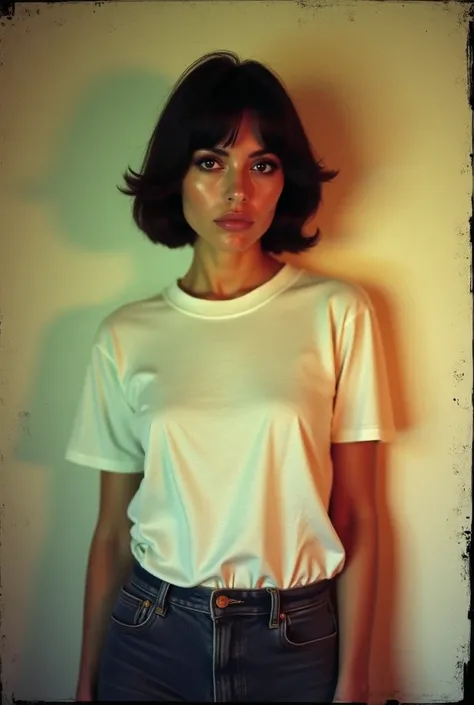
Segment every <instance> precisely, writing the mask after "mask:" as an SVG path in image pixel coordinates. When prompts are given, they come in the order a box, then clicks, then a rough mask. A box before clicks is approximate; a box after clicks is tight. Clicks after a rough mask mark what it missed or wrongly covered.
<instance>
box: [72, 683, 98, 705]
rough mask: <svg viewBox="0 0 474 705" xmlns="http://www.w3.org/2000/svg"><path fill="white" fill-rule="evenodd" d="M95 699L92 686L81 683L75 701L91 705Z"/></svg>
mask: <svg viewBox="0 0 474 705" xmlns="http://www.w3.org/2000/svg"><path fill="white" fill-rule="evenodd" d="M94 699H95V698H94V696H93V692H92V688H91V686H90V685H89V684H88V683H79V684H78V686H77V689H76V697H75V701H76V702H77V703H90V702H92V701H93V700H94Z"/></svg>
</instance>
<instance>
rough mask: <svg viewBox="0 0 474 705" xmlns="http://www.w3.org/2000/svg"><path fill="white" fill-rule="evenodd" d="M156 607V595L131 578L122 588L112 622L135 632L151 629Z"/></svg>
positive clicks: (115, 605) (113, 611)
mask: <svg viewBox="0 0 474 705" xmlns="http://www.w3.org/2000/svg"><path fill="white" fill-rule="evenodd" d="M155 607H156V595H154V594H153V593H152V592H150V591H148V590H147V588H146V587H144V586H142V585H141V584H140V583H138V582H136V581H135V580H134V579H133V578H131V579H130V580H129V581H128V582H127V583H126V584H125V585H123V586H122V587H121V589H120V592H119V594H118V596H117V599H116V601H115V604H114V607H113V610H112V614H111V623H112V625H113V626H115V627H118V628H119V629H125V630H131V631H133V632H136V631H140V630H144V629H149V628H150V627H151V625H152V624H153V622H154V621H155V619H156V616H157V614H156V611H155Z"/></svg>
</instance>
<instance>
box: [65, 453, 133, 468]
mask: <svg viewBox="0 0 474 705" xmlns="http://www.w3.org/2000/svg"><path fill="white" fill-rule="evenodd" d="M65 459H66V460H68V461H69V462H70V463H75V464H76V465H83V466H85V467H89V468H93V469H94V470H105V471H108V472H122V473H135V472H137V473H138V472H143V466H137V465H127V464H125V463H123V462H122V463H121V462H120V461H116V460H110V459H109V460H108V459H107V458H97V457H95V456H91V455H84V454H83V453H76V452H75V451H68V452H67V453H66V455H65Z"/></svg>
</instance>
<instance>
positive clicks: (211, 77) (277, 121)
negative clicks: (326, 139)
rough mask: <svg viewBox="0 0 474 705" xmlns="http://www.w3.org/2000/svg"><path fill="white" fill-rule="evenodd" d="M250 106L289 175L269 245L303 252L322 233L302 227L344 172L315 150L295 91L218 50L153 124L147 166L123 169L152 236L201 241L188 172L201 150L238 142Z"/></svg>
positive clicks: (170, 241)
mask: <svg viewBox="0 0 474 705" xmlns="http://www.w3.org/2000/svg"><path fill="white" fill-rule="evenodd" d="M246 112H249V113H250V114H251V115H252V116H253V117H254V118H256V121H257V124H258V129H259V132H260V135H261V138H262V139H263V142H264V146H265V149H268V150H269V151H270V152H273V153H274V154H276V155H277V156H278V157H279V159H280V160H281V163H282V168H283V174H284V187H283V191H282V193H281V195H280V198H279V200H278V204H277V207H276V210H275V215H274V218H273V221H272V224H271V225H270V227H269V228H268V230H267V231H266V233H265V234H264V235H263V237H262V239H261V241H260V242H261V247H262V249H263V250H266V251H269V252H273V253H275V254H279V253H281V252H284V251H286V252H294V253H298V252H302V251H304V250H307V249H309V248H310V247H313V246H314V245H315V244H316V242H317V241H318V240H319V237H320V231H319V229H318V230H317V232H316V234H315V235H312V236H304V235H303V234H302V228H303V225H304V224H305V223H306V221H307V220H308V219H309V217H310V216H312V215H314V213H316V211H317V209H318V207H319V204H320V202H321V190H322V184H323V182H326V181H330V180H331V179H333V178H334V177H335V176H336V175H337V174H338V171H326V170H325V169H324V168H323V166H322V164H321V162H319V161H318V160H317V159H316V157H315V156H314V154H313V152H312V150H311V146H310V143H309V141H308V137H307V135H306V133H305V131H304V128H303V125H302V123H301V120H300V118H299V115H298V113H297V111H296V109H295V107H294V105H293V103H292V101H291V98H290V97H289V95H288V94H287V92H286V90H285V88H284V87H283V84H282V82H281V81H280V79H279V78H278V77H277V76H276V74H275V73H274V72H273V71H272V70H271V69H270V68H268V67H266V66H264V65H263V64H261V63H260V62H258V61H253V60H246V61H241V60H240V59H239V57H238V56H237V54H235V53H233V52H230V51H217V52H212V53H210V54H205V55H204V56H203V57H201V58H200V59H198V60H197V61H195V62H194V63H193V64H191V66H189V67H188V69H186V71H185V72H184V73H183V74H182V76H181V78H180V79H179V80H178V82H177V83H176V85H175V87H174V88H173V90H172V92H171V94H170V96H169V98H168V100H167V102H166V104H165V106H164V108H163V110H162V112H161V115H160V117H159V120H158V122H157V124H156V127H155V129H154V131H153V134H152V137H151V139H150V141H149V143H148V147H147V150H146V153H145V157H144V160H143V165H142V168H141V172H140V173H137V172H135V171H133V170H132V169H130V167H129V168H128V170H127V172H125V174H124V175H123V177H124V180H125V183H126V184H127V187H128V188H122V187H118V188H119V191H121V192H122V193H124V194H125V195H128V196H133V197H134V203H133V219H134V221H135V223H136V225H137V226H138V228H139V229H140V230H141V231H142V232H144V233H145V235H146V236H147V237H148V238H149V239H150V240H151V241H152V242H154V243H161V244H162V245H165V246H166V247H169V248H178V247H184V246H186V245H191V246H192V245H194V243H195V241H196V233H195V232H194V231H193V230H192V229H191V228H190V226H189V225H188V223H187V222H186V220H185V218H184V215H183V207H182V182H183V178H184V176H185V175H186V173H187V171H188V169H189V166H190V163H191V160H192V157H193V154H194V152H195V151H196V150H198V149H212V148H213V147H216V146H217V145H218V144H222V143H224V146H226V145H228V144H232V143H233V142H234V141H235V138H236V136H237V132H238V128H239V125H240V122H241V120H242V117H243V115H244V113H246ZM224 140H225V142H224Z"/></svg>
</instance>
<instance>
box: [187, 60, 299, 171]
mask: <svg viewBox="0 0 474 705" xmlns="http://www.w3.org/2000/svg"><path fill="white" fill-rule="evenodd" d="M256 88H257V87H256V86H254V85H252V82H251V81H249V80H248V79H247V80H246V77H245V76H244V77H242V74H240V76H238V82H236V81H232V80H229V79H228V78H226V80H225V81H222V82H219V84H218V85H216V86H215V87H214V88H213V90H212V92H211V93H210V94H209V95H208V96H207V97H202V96H201V101H200V103H199V104H198V105H197V106H193V116H192V121H191V125H190V128H191V129H190V136H189V151H190V154H189V156H191V155H192V153H193V152H195V151H196V150H198V149H212V148H213V147H217V146H222V147H228V146H233V145H234V143H235V140H236V139H237V134H238V131H239V127H240V125H241V122H242V120H243V118H244V115H245V114H248V115H249V116H250V118H251V121H252V128H253V131H254V134H255V137H256V139H257V140H258V141H260V142H261V143H262V148H264V149H267V150H268V151H269V152H273V153H274V154H276V155H277V156H278V157H280V158H282V159H283V158H284V156H285V155H284V151H285V147H286V148H287V147H288V144H287V143H288V134H287V131H285V128H284V126H285V123H286V120H285V110H284V106H283V105H282V104H281V102H280V101H279V100H278V99H276V97H275V95H269V94H268V92H265V91H262V86H261V85H259V86H258V89H259V90H256Z"/></svg>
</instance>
